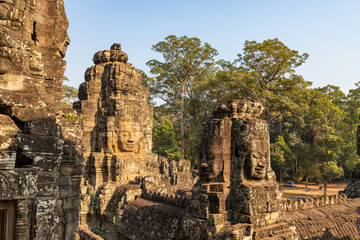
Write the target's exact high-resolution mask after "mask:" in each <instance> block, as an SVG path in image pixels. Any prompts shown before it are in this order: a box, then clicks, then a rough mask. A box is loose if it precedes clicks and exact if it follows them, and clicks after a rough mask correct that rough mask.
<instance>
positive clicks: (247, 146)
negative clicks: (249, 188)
mask: <svg viewBox="0 0 360 240" xmlns="http://www.w3.org/2000/svg"><path fill="white" fill-rule="evenodd" d="M232 139H233V143H232V144H233V146H232V148H233V162H234V168H233V169H232V171H233V176H234V179H241V178H242V177H244V178H245V179H249V180H262V179H264V178H265V177H266V174H267V172H268V168H269V164H270V143H269V134H268V131H267V124H266V123H265V122H264V121H263V120H260V119H245V120H244V119H238V120H234V125H233V129H232Z"/></svg>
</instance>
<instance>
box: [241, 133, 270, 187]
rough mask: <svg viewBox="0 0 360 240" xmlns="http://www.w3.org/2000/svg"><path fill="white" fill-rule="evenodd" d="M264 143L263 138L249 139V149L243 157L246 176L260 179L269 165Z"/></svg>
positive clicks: (263, 176)
mask: <svg viewBox="0 0 360 240" xmlns="http://www.w3.org/2000/svg"><path fill="white" fill-rule="evenodd" d="M266 145H267V144H266V143H265V141H263V140H260V139H256V140H251V143H250V149H249V151H248V153H247V155H246V157H245V164H244V167H245V174H246V175H247V178H249V179H254V180H262V179H264V178H265V176H266V171H267V168H268V166H269V156H268V151H267V150H268V149H267V147H266Z"/></svg>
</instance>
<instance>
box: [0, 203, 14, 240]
mask: <svg viewBox="0 0 360 240" xmlns="http://www.w3.org/2000/svg"><path fill="white" fill-rule="evenodd" d="M14 231H15V202H13V201H0V240H13V239H14Z"/></svg>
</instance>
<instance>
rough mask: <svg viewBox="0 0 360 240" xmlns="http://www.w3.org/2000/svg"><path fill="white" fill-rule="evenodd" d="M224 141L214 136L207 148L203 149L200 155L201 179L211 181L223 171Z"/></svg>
mask: <svg viewBox="0 0 360 240" xmlns="http://www.w3.org/2000/svg"><path fill="white" fill-rule="evenodd" d="M221 143H222V141H221V139H220V138H219V136H216V135H213V136H212V138H211V139H209V141H208V145H207V146H205V145H204V146H203V147H202V151H201V152H202V154H201V155H200V166H199V172H200V177H202V178H204V179H206V180H208V181H211V180H213V179H214V178H215V177H217V176H218V175H219V174H220V173H221V171H222V170H223V165H224V161H223V155H222V144H221Z"/></svg>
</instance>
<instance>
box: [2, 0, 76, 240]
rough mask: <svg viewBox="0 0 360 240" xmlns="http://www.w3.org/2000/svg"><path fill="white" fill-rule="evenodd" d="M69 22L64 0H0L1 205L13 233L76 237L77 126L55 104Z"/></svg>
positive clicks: (59, 94)
mask: <svg viewBox="0 0 360 240" xmlns="http://www.w3.org/2000/svg"><path fill="white" fill-rule="evenodd" d="M67 27H68V22H67V18H66V15H65V11H64V5H63V1H62V0H52V1H46V0H37V1H28V0H26V1H16V0H7V1H1V2H0V126H1V127H0V205H4V204H3V203H12V204H13V205H14V206H15V207H14V208H15V209H16V212H15V215H16V216H13V217H14V219H15V227H14V232H8V234H14V235H15V236H14V237H15V238H16V239H25V240H26V239H75V236H76V235H75V231H76V230H77V225H78V212H79V203H80V202H79V196H80V195H79V194H80V185H79V184H80V176H81V174H82V167H81V165H82V162H83V156H82V153H81V151H82V147H81V144H80V142H81V135H82V130H81V129H80V128H79V124H80V122H79V121H76V120H73V121H71V120H67V119H63V118H62V114H61V109H60V107H61V105H60V101H61V98H62V79H63V74H64V70H65V65H66V64H65V61H63V57H64V56H65V52H66V48H67V45H68V44H69V38H68V36H67V32H66V30H67ZM9 213H10V214H11V211H9ZM10 217H11V216H10Z"/></svg>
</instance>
